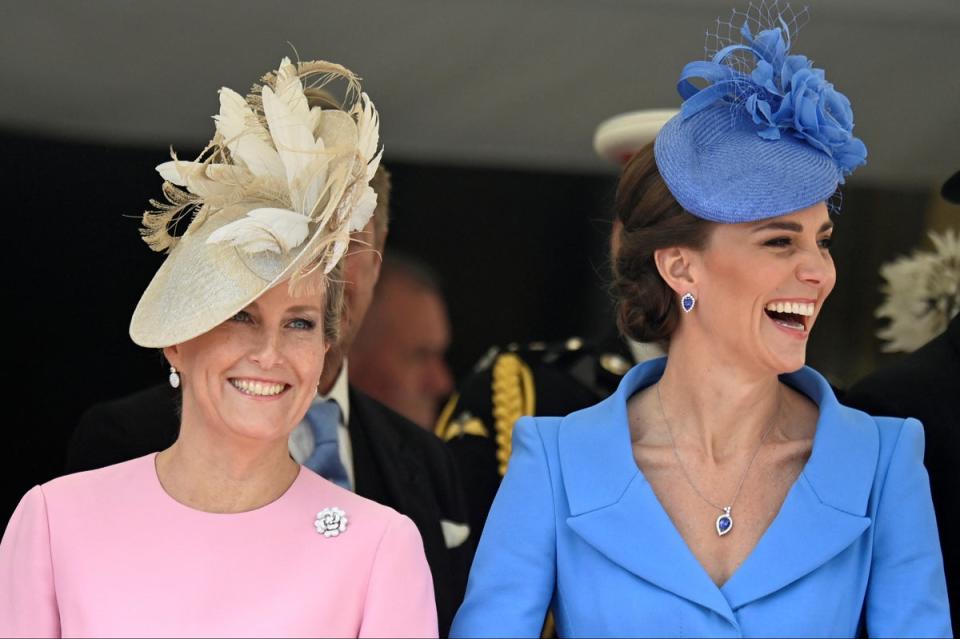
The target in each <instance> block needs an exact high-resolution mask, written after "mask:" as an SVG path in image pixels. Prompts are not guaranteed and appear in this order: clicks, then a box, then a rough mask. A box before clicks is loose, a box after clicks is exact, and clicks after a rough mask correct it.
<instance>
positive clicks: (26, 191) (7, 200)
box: [0, 131, 929, 522]
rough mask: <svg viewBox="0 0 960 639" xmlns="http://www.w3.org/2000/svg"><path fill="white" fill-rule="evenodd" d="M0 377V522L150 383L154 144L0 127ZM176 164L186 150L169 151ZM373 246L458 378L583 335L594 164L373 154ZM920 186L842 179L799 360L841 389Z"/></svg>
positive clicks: (871, 351)
mask: <svg viewBox="0 0 960 639" xmlns="http://www.w3.org/2000/svg"><path fill="white" fill-rule="evenodd" d="M0 148H2V149H3V151H4V152H3V154H2V160H0V175H2V182H0V184H2V193H3V194H4V195H5V197H4V207H3V208H4V220H3V226H2V228H3V229H4V231H5V233H4V235H5V237H4V239H5V244H6V247H5V248H6V250H4V251H3V254H4V259H5V263H6V268H5V269H4V273H5V291H4V297H5V298H6V299H5V302H6V303H5V304H4V305H3V307H4V311H3V314H4V316H5V322H4V325H6V326H7V329H6V330H7V333H6V334H7V340H6V345H7V347H8V349H9V351H10V352H9V354H8V356H7V358H6V362H7V367H8V370H9V371H11V372H12V374H8V375H7V376H6V378H7V379H8V380H10V381H9V382H8V385H9V386H8V392H7V395H6V396H7V409H6V416H7V419H6V429H7V431H8V433H9V435H8V436H7V438H6V440H5V441H6V443H5V445H4V446H3V453H4V454H3V459H2V461H0V463H3V465H4V470H5V472H4V475H5V481H4V491H3V495H2V497H0V521H4V522H5V521H6V519H7V517H8V516H9V513H10V512H11V511H12V510H13V508H14V506H15V505H16V502H17V501H18V500H19V498H20V496H21V495H22V494H23V493H24V492H25V491H26V490H27V489H28V488H29V487H30V486H31V485H33V484H36V483H39V482H43V481H46V480H48V479H50V478H52V477H55V476H57V475H58V474H60V473H61V470H62V466H63V462H64V452H65V450H66V445H67V442H68V441H69V438H70V435H71V433H72V430H73V428H74V425H75V424H76V422H77V419H78V417H79V415H80V414H81V413H82V412H83V411H84V410H85V409H86V408H87V407H88V406H89V405H91V404H93V403H95V402H98V401H102V400H106V399H110V398H114V397H117V396H120V395H124V394H126V393H129V392H132V391H134V390H137V389H140V388H143V387H145V386H148V385H151V384H155V383H157V382H159V381H161V380H163V379H165V377H166V370H165V368H164V366H163V363H162V361H161V358H160V356H159V355H158V354H157V353H156V352H153V351H148V350H144V349H141V348H139V347H137V346H135V345H134V344H133V343H132V342H131V341H130V340H129V337H128V336H127V325H128V322H129V318H130V314H131V312H132V310H133V308H134V306H135V304H136V302H137V300H138V299H139V296H140V293H141V292H142V290H143V289H144V287H145V286H146V284H147V282H148V281H149V279H150V277H151V276H152V274H153V272H154V270H155V269H156V268H157V266H158V265H159V264H160V262H161V259H162V257H161V256H160V255H159V254H155V253H153V252H152V251H150V250H149V249H148V248H147V247H146V245H145V244H143V243H142V242H141V241H140V240H139V238H138V234H137V229H138V227H139V215H140V212H141V211H142V210H143V208H145V206H146V205H147V199H148V198H150V197H156V196H158V195H159V194H160V179H159V177H158V176H157V175H156V173H155V172H154V170H153V167H154V166H155V165H156V164H158V163H159V162H162V161H164V160H165V159H166V157H167V152H166V150H165V149H164V148H161V147H158V148H127V147H108V146H99V145H94V144H79V143H72V142H64V141H61V140H56V139H44V138H40V137H36V136H25V135H22V134H19V133H16V132H12V131H7V132H0ZM178 151H180V155H181V157H190V156H191V153H189V152H188V150H186V149H178ZM387 163H388V165H389V167H390V169H391V171H392V172H393V177H394V196H393V221H392V226H391V235H390V240H389V244H388V250H389V248H390V247H393V248H396V249H402V250H404V251H406V252H408V253H411V254H413V255H416V256H418V257H420V258H422V259H424V260H425V261H426V262H427V263H429V264H430V265H432V266H433V267H434V268H435V269H436V270H437V271H438V273H439V274H440V276H441V278H442V281H443V284H444V286H445V289H446V293H447V297H448V303H449V310H450V316H451V320H452V324H453V330H454V343H453V346H452V348H451V350H450V353H449V359H450V363H451V365H452V368H453V370H454V372H455V373H456V374H457V375H458V376H460V375H463V374H464V373H465V372H466V371H467V370H468V369H469V367H470V366H471V364H472V363H473V362H474V361H475V360H476V359H477V358H478V357H479V356H480V355H481V354H482V353H483V352H484V351H485V350H486V349H487V348H488V347H489V346H490V345H492V344H505V343H507V342H511V341H520V342H522V341H528V340H534V339H542V340H555V339H563V338H565V337H567V336H570V335H588V336H589V335H592V334H596V333H598V332H600V331H602V330H604V329H605V328H609V327H610V326H611V320H610V315H609V299H608V297H607V295H606V293H605V291H604V286H605V284H606V272H607V261H606V260H607V258H606V246H607V236H608V234H609V228H610V226H609V211H610V203H611V201H612V197H613V191H614V188H615V183H616V176H615V175H612V174H592V175H576V174H565V173H549V172H544V171H523V170H516V169H513V170H497V169H490V168H471V167H463V166H460V167H458V166H440V165H430V164H416V163H409V162H404V161H402V160H393V161H388V162H387ZM928 200H929V196H928V194H927V193H924V192H911V191H902V190H884V189H878V188H873V189H857V188H855V187H853V188H850V189H849V190H848V191H847V193H846V196H845V202H844V212H843V213H842V215H841V216H840V218H839V220H838V228H837V234H836V238H837V239H836V248H835V251H834V254H835V258H836V261H837V266H838V270H839V273H840V277H839V283H838V286H837V288H836V290H835V292H834V295H833V298H832V299H831V301H830V303H829V304H828V305H827V306H826V308H825V310H824V312H823V315H822V316H821V320H820V322H819V323H818V327H817V331H816V332H815V333H814V335H813V338H812V341H811V345H810V358H809V359H810V363H812V364H813V365H814V366H817V367H818V368H820V369H821V370H823V371H824V372H825V373H826V374H827V375H828V376H829V377H830V378H831V379H832V380H833V381H834V382H835V383H837V384H839V385H841V386H842V385H845V384H846V383H848V382H850V381H853V380H854V379H856V378H857V377H859V376H860V375H861V374H862V373H864V372H865V371H867V370H869V369H871V368H872V367H874V366H876V365H877V364H878V363H880V362H882V361H883V358H882V357H881V356H880V355H879V351H878V343H877V341H876V339H875V338H874V336H873V334H874V332H875V329H876V327H877V325H876V322H875V320H874V319H873V317H872V313H873V309H874V308H876V306H877V304H878V303H879V301H880V296H879V292H878V287H879V284H880V281H879V276H878V275H877V269H878V267H879V264H880V262H881V261H884V260H888V259H890V258H892V257H893V256H894V255H896V254H897V253H904V252H908V251H909V250H910V249H912V248H913V247H914V246H915V245H916V244H917V243H918V242H920V240H921V239H922V234H923V227H924V211H925V210H926V208H927V206H928V203H929V202H928Z"/></svg>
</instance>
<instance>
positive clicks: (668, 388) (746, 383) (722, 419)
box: [658, 340, 787, 462]
mask: <svg viewBox="0 0 960 639" xmlns="http://www.w3.org/2000/svg"><path fill="white" fill-rule="evenodd" d="M658 384H659V393H660V400H659V401H658V403H659V402H662V410H663V413H664V415H665V417H664V418H665V419H666V420H667V424H668V426H669V428H670V429H671V431H672V433H673V438H674V439H675V440H676V442H677V445H679V446H684V445H687V446H690V445H693V446H697V447H698V448H699V449H700V450H702V452H703V454H704V455H705V456H706V457H707V458H712V459H713V460H715V461H717V462H720V461H722V460H723V459H724V458H726V457H728V456H730V455H733V454H738V452H742V451H743V450H745V449H747V450H752V449H753V447H754V446H756V445H757V442H759V441H760V440H761V438H762V437H763V435H764V433H765V432H766V431H767V429H768V428H771V427H772V428H773V429H776V428H777V422H778V420H780V421H782V420H783V418H784V410H785V409H786V406H785V404H786V403H787V399H786V398H785V394H786V393H785V390H784V389H783V386H782V385H781V384H780V382H779V380H778V378H777V375H776V374H773V373H770V372H769V371H763V370H751V369H749V368H747V367H745V366H743V365H742V363H741V362H738V361H736V359H735V358H724V357H718V356H716V354H715V353H713V352H712V350H711V349H710V348H709V347H708V348H700V347H697V348H694V347H692V346H690V345H687V344H684V340H678V341H675V342H674V343H672V344H671V345H670V350H669V356H668V358H667V366H666V369H665V370H664V373H663V377H662V378H661V379H660V381H659V382H658ZM661 417H663V416H661Z"/></svg>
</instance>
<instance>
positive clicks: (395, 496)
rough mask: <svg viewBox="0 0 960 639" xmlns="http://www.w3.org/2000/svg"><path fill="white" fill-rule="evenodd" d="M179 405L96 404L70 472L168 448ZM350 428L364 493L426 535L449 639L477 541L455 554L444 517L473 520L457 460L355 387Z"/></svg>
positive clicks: (150, 399)
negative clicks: (445, 533)
mask: <svg viewBox="0 0 960 639" xmlns="http://www.w3.org/2000/svg"><path fill="white" fill-rule="evenodd" d="M178 403H179V391H174V390H173V389H171V388H170V387H169V386H167V385H161V386H154V387H152V388H148V389H146V390H143V391H140V392H138V393H134V394H133V395H129V396H127V397H123V398H120V399H117V400H114V401H110V402H105V403H102V404H97V405H95V406H93V407H91V408H90V409H89V410H88V411H87V412H86V413H85V414H84V415H83V417H81V418H80V423H79V425H78V426H77V429H76V431H75V432H74V435H73V441H72V442H71V444H70V449H69V452H68V454H67V471H68V472H78V471H81V470H90V469H93V468H100V467H102V466H107V465H110V464H115V463H119V462H121V461H126V460H128V459H134V458H136V457H140V456H142V455H147V454H149V453H152V452H156V451H159V450H163V449H164V448H167V447H168V446H170V445H171V444H172V443H173V442H174V440H176V438H177V433H178V431H179V422H180V419H179V406H178ZM349 431H350V442H351V444H352V447H353V469H354V478H355V481H356V492H357V494H358V495H360V496H362V497H366V498H368V499H372V500H373V501H376V502H379V503H381V504H384V505H386V506H390V507H391V508H393V509H394V510H396V511H397V512H400V513H403V514H404V515H406V516H407V517H409V518H410V519H412V520H413V522H414V523H415V524H416V525H417V528H418V529H419V530H420V535H421V537H422V538H423V546H424V550H425V552H426V555H427V561H428V562H429V564H430V569H431V571H432V572H433V584H434V589H435V591H436V598H437V613H438V617H439V623H440V633H441V635H442V636H445V635H446V634H447V632H448V631H449V628H450V623H451V622H452V621H453V615H454V613H455V612H456V611H457V608H458V606H459V605H460V602H461V601H462V600H463V593H464V590H465V588H466V579H467V572H468V570H469V567H470V566H469V561H470V558H471V555H472V547H471V546H472V544H473V543H474V542H473V540H472V539H468V540H467V542H465V543H464V544H463V545H462V546H460V547H458V548H454V549H449V550H448V549H447V547H446V544H445V542H444V538H443V532H442V530H441V526H440V521H441V519H447V520H450V521H454V522H458V523H464V522H466V521H467V512H466V506H465V504H464V499H463V495H462V491H461V487H460V480H459V477H458V475H457V471H456V468H455V466H454V463H453V458H452V457H451V455H450V452H449V451H448V450H447V449H446V447H445V446H444V445H443V443H442V442H441V441H440V440H439V439H437V438H436V437H435V436H434V435H432V434H431V433H428V432H426V431H425V430H423V429H422V428H420V427H419V426H417V425H415V424H413V423H412V422H410V421H408V420H407V419H405V418H404V417H401V416H400V415H398V414H397V413H395V412H393V411H391V410H390V409H388V408H387V407H386V406H384V405H382V404H380V403H379V402H377V401H375V400H373V399H371V398H370V397H367V396H366V395H364V394H363V393H361V392H359V391H357V390H355V389H354V388H352V387H351V388H350V423H349ZM478 532H479V531H478Z"/></svg>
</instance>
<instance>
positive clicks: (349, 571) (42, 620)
mask: <svg viewBox="0 0 960 639" xmlns="http://www.w3.org/2000/svg"><path fill="white" fill-rule="evenodd" d="M332 80H335V81H337V82H338V83H342V84H343V85H345V96H346V97H345V100H344V106H343V108H342V109H339V110H338V109H323V110H321V109H320V108H319V107H313V108H310V104H309V102H308V97H309V96H310V94H311V91H313V90H315V89H316V88H318V87H320V86H323V85H324V84H326V83H328V82H330V81H332ZM215 120H216V126H217V132H216V135H215V137H214V138H213V140H212V141H211V143H210V145H209V146H208V147H207V149H206V150H205V151H204V153H203V154H202V155H201V157H200V158H198V159H197V161H194V162H186V161H180V160H178V159H177V158H176V157H174V159H173V161H171V162H166V163H164V164H162V165H160V166H159V167H157V169H158V171H159V172H160V174H161V175H162V176H163V178H164V179H165V183H164V187H163V191H164V195H165V196H166V199H167V202H168V203H169V204H166V203H164V204H160V203H154V204H155V205H156V209H157V210H154V211H149V212H147V213H146V214H145V215H144V229H143V234H144V239H145V240H146V242H147V243H148V244H149V245H150V246H151V247H152V248H154V249H155V250H170V254H169V256H168V257H167V259H166V261H165V262H164V263H163V265H162V266H161V267H160V269H159V271H158V272H157V274H156V275H155V276H154V279H153V281H152V282H151V283H150V285H149V287H148V288H147V290H146V291H145V292H144V294H143V297H142V298H141V300H140V303H139V304H138V306H137V309H136V311H135V312H134V315H133V320H132V322H131V326H130V334H131V337H132V338H133V340H134V341H135V342H136V343H137V344H140V345H141V346H145V347H150V348H162V349H163V353H164V356H165V357H166V358H167V360H168V361H169V363H170V365H171V369H170V383H171V384H172V385H174V386H175V387H176V386H181V387H182V390H183V407H182V419H181V430H180V436H179V438H178V439H177V441H176V443H175V444H174V445H173V446H171V447H170V448H169V449H167V450H165V451H163V452H160V453H158V454H153V455H149V456H146V457H142V458H139V459H135V460H132V461H129V462H125V463H122V464H117V465H115V466H110V467H107V468H103V469H100V470H95V471H91V472H86V473H79V474H76V475H69V476H67V477H61V478H59V479H55V480H53V481H51V482H48V483H46V484H44V485H42V486H37V487H35V488H33V489H32V490H31V491H30V492H28V493H27V495H26V496H25V497H24V498H23V500H22V501H21V502H20V505H19V506H18V508H17V510H16V512H15V513H14V515H13V517H12V518H11V520H10V523H9V524H8V526H7V529H6V533H5V534H4V536H3V542H2V545H0V635H2V636H50V637H56V636H74V637H75V636H98V637H107V636H125V637H133V636H169V637H172V636H236V637H239V636H288V637H292V636H343V637H347V636H350V637H355V636H420V637H426V636H436V633H437V621H436V610H435V607H434V597H433V588H432V581H431V577H430V572H429V568H428V566H427V563H426V560H425V558H424V554H423V545H422V542H421V540H420V536H419V533H418V532H417V529H416V528H415V527H414V525H413V523H412V522H411V521H410V520H409V519H407V518H406V517H404V516H402V515H399V514H397V513H396V512H394V511H393V510H391V509H389V508H386V507H383V506H380V505H378V504H375V503H374V502H371V501H368V500H366V499H363V498H361V497H358V496H356V495H354V494H353V493H350V492H348V491H346V490H343V489H341V488H339V487H337V486H336V485H334V484H332V483H330V482H328V481H327V480H325V479H323V478H321V477H320V476H318V475H316V474H314V473H313V472H311V471H310V470H307V469H306V468H303V467H301V466H299V465H298V464H296V463H295V462H294V461H293V460H291V458H290V456H289V454H288V452H287V436H288V434H289V433H290V431H291V430H293V428H294V426H295V425H296V424H297V423H298V422H299V421H300V420H301V419H302V418H303V416H304V414H305V413H306V411H307V408H308V407H309V406H310V403H311V400H312V399H313V397H314V394H315V393H316V386H317V382H318V380H319V378H320V372H321V370H322V368H323V359H324V354H325V352H326V350H327V348H328V346H329V345H330V343H331V342H332V341H333V340H334V339H335V338H336V332H337V318H338V317H339V311H340V305H341V302H342V293H343V289H342V282H341V281H340V279H339V270H338V263H339V261H340V258H341V257H342V256H343V253H344V251H345V250H346V247H347V245H348V243H349V234H350V232H351V230H356V229H361V228H363V227H364V225H365V224H366V222H367V220H368V219H369V217H370V215H371V214H372V212H373V208H374V205H375V204H376V195H375V194H374V193H373V191H372V190H371V189H370V187H369V180H370V178H371V177H372V176H373V174H374V172H375V171H376V168H377V165H378V163H379V159H380V153H381V151H380V149H379V143H378V139H379V136H378V126H379V124H378V117H377V114H376V111H375V110H374V108H373V104H372V103H371V102H370V100H369V98H368V97H367V96H366V94H364V93H361V92H360V90H359V85H358V83H357V79H356V77H355V76H354V75H353V74H352V73H351V72H350V71H349V70H347V69H345V68H343V67H341V66H339V65H335V64H330V63H325V62H302V63H297V64H292V63H291V62H290V61H289V60H287V59H284V60H283V61H282V62H281V65H280V67H279V68H278V69H277V71H276V72H273V73H270V74H267V75H266V76H264V78H263V79H262V84H260V85H258V86H256V87H254V89H253V91H252V93H251V95H249V96H247V97H246V98H244V97H242V96H240V95H239V94H237V93H235V92H233V91H231V90H229V89H226V88H224V89H221V91H220V113H219V115H217V116H216V117H215ZM177 221H180V222H181V223H182V225H183V224H185V223H186V222H189V226H188V227H187V229H186V231H185V232H184V233H183V234H182V236H180V237H173V236H172V235H171V234H170V233H169V229H171V228H173V227H175V226H176V223H177Z"/></svg>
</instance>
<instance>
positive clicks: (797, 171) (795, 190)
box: [654, 6, 867, 223]
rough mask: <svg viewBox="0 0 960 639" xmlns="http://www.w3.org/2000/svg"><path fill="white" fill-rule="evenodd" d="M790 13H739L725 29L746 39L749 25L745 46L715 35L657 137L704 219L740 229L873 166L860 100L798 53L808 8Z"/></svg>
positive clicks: (689, 71)
mask: <svg viewBox="0 0 960 639" xmlns="http://www.w3.org/2000/svg"><path fill="white" fill-rule="evenodd" d="M752 9H753V7H752ZM788 11H789V6H787V7H785V8H784V10H783V11H780V10H776V9H769V8H761V9H760V10H754V11H753V15H748V14H742V13H738V12H736V11H734V13H733V16H732V19H731V22H730V23H722V22H719V21H718V25H723V24H726V26H727V27H729V30H730V32H731V33H736V26H735V24H736V23H738V22H739V21H740V20H742V21H743V23H742V26H741V27H740V28H739V40H740V41H739V42H734V41H732V38H729V37H727V38H722V37H720V36H719V35H716V36H710V37H709V38H712V39H713V41H715V42H716V52H715V53H714V54H713V55H712V56H710V57H709V59H707V60H701V61H695V62H691V63H689V64H687V65H686V66H685V67H684V68H683V71H682V72H681V74H680V80H679V82H678V84H677V91H678V92H679V93H680V96H681V97H683V99H684V102H683V106H682V107H681V110H680V113H679V114H677V115H676V116H675V117H673V118H672V119H671V120H670V121H669V122H667V124H666V125H665V126H664V127H663V129H662V130H661V131H660V133H659V135H657V139H656V143H655V145H654V155H655V158H656V162H657V168H658V169H659V170H660V174H661V176H662V177H663V179H664V181H665V182H666V184H667V187H668V188H669V189H670V192H671V193H672V194H673V196H674V197H675V198H676V199H677V201H678V202H679V203H680V205H681V206H682V207H683V208H684V209H686V210H687V211H689V212H690V213H693V214H694V215H696V216H697V217H701V218H704V219H707V220H711V221H714V222H722V223H737V222H752V221H756V220H762V219H766V218H771V217H776V216H779V215H784V214H786V213H790V212H792V211H798V210H800V209H804V208H807V207H809V206H813V205H814V204H816V203H818V202H823V201H829V200H830V199H831V198H832V196H833V195H834V194H835V193H836V192H837V187H838V186H839V185H840V184H843V182H844V178H845V177H846V176H847V175H849V174H851V173H852V172H853V171H854V169H856V168H857V167H858V166H860V165H862V164H865V163H866V157H867V148H866V146H865V145H864V144H863V142H862V141H861V140H860V139H858V138H856V137H854V136H853V110H852V109H851V107H850V101H849V100H848V99H847V98H846V96H844V95H843V94H842V93H840V92H839V91H837V90H836V89H835V88H834V87H833V85H832V84H830V83H829V82H827V80H826V75H825V74H824V72H823V70H822V69H816V68H814V67H813V64H812V62H811V61H810V60H809V59H808V58H807V57H806V56H803V55H796V54H791V53H790V46H791V37H795V36H796V33H797V31H798V30H799V26H798V25H799V21H800V20H799V19H800V18H802V17H804V16H805V12H802V13H801V14H799V15H794V14H790V15H789V16H785V13H786V12H788ZM788 20H789V22H788ZM751 26H753V27H754V28H755V29H756V30H757V31H758V32H757V33H756V35H754V33H753V30H752V29H751ZM791 31H792V33H791ZM709 38H708V42H709V41H710V39H709ZM697 78H699V79H701V80H703V81H705V82H706V86H705V87H704V88H702V89H700V88H697V87H696V86H694V84H693V83H692V82H691V79H697Z"/></svg>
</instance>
